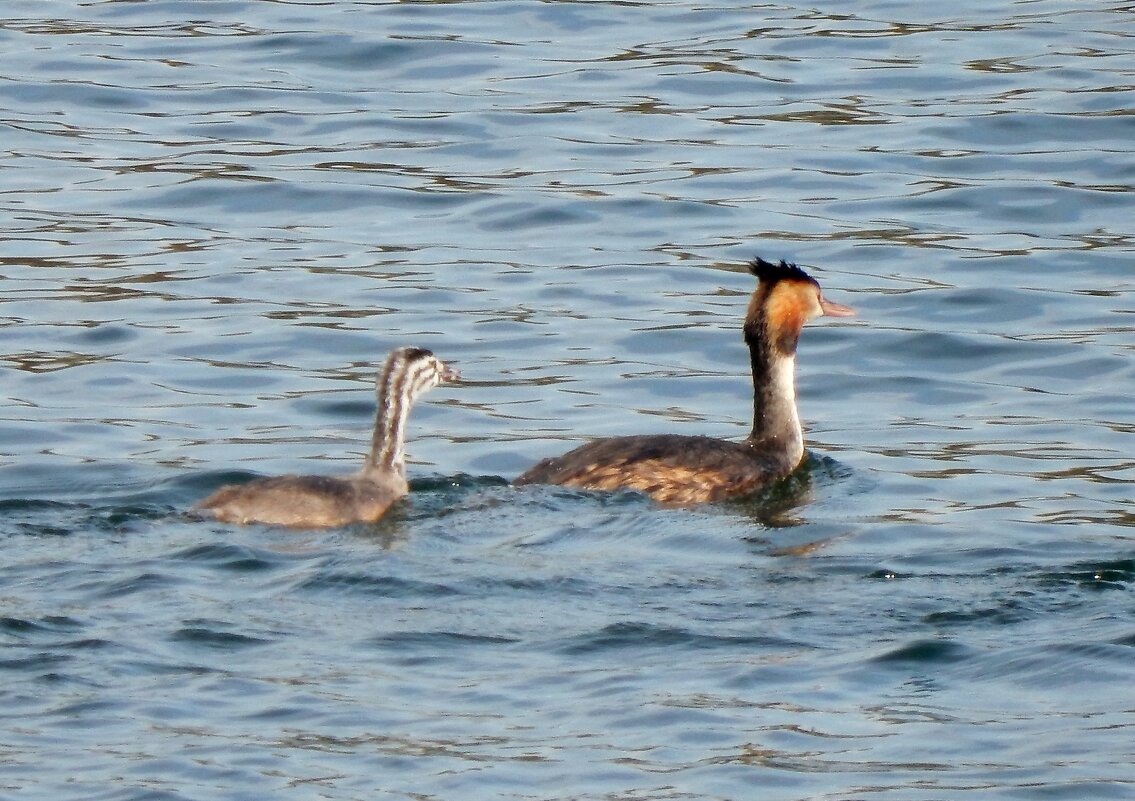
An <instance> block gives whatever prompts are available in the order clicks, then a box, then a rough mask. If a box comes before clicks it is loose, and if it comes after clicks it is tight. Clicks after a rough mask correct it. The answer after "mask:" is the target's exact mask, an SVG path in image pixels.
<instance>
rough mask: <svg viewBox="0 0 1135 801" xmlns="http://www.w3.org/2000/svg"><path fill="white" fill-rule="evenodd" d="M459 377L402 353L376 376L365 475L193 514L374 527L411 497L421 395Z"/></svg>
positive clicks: (426, 358) (280, 486) (241, 497)
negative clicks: (409, 474) (409, 462)
mask: <svg viewBox="0 0 1135 801" xmlns="http://www.w3.org/2000/svg"><path fill="white" fill-rule="evenodd" d="M458 377H459V376H458V374H457V371H456V370H453V369H451V368H450V367H448V366H446V365H445V363H444V362H442V361H441V360H440V359H438V358H437V357H436V356H434V355H433V354H432V353H431V352H430V351H428V350H425V349H423V348H399V349H398V350H395V351H393V352H392V353H391V354H390V356H388V357H387V359H386V364H385V365H384V366H383V368H382V372H380V373H379V376H378V388H377V393H378V412H377V414H376V415H375V421H374V439H373V441H372V443H371V450H370V455H369V456H368V457H367V460H366V464H364V465H363V469H362V470H360V471H359V472H358V473H356V474H355V475H353V476H348V477H343V478H338V477H335V476H274V477H271V478H262V479H257V480H256V481H250V482H249V483H247V484H232V485H228V486H225V487H221V488H220V489H219V490H217V491H216V492H214V493H213V494H212V495H210V496H209V497H208V498H206V499H205V500H203V501H201V502H200V503H198V504H197V505H196V506H195V507H193V508H194V511H196V512H198V513H200V514H204V515H209V516H212V517H214V518H216V519H217V520H220V521H222V522H225V523H268V524H271V525H278V526H292V527H294V528H328V527H332V526H343V525H346V524H348V523H360V522H373V521H375V520H378V519H379V518H380V517H382V515H383V514H385V512H386V510H387V509H388V508H390V505H391V504H393V503H394V502H395V501H396V500H398V499H399V498H401V497H402V496H403V495H405V494H406V492H407V491H408V489H409V487H408V486H407V484H406V464H405V453H404V450H403V448H404V443H405V438H406V418H407V417H408V416H409V413H410V407H411V406H412V405H413V404H414V401H415V400H416V399H417V398H418V396H419V395H422V394H423V393H425V392H427V391H428V390H430V389H432V388H433V387H436V386H437V385H438V384H440V383H442V382H443V381H454V380H456V379H457V378H458Z"/></svg>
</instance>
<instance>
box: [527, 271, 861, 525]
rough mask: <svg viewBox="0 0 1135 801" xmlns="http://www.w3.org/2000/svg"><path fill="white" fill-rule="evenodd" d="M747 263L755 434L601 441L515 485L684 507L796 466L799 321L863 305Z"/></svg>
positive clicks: (541, 466)
mask: <svg viewBox="0 0 1135 801" xmlns="http://www.w3.org/2000/svg"><path fill="white" fill-rule="evenodd" d="M749 268H750V270H751V271H752V273H753V274H754V275H755V276H756V277H757V279H758V284H757V288H756V290H755V291H754V292H753V295H752V298H751V300H750V301H749V309H748V312H747V313H746V315H745V325H744V335H745V342H746V344H747V345H748V346H749V358H750V361H751V364H752V371H753V429H752V431H751V433H750V434H749V436H748V437H746V438H745V439H744V440H742V441H741V442H730V441H728V440H721V439H714V438H712V437H699V436H683V435H676V434H654V435H645V436H628V437H610V438H606V439H599V440H595V441H593V442H589V443H588V444H586V445H583V446H580V447H579V448H576V449H575V450H573V451H569V452H568V453H565V454H564V455H563V456H558V457H555V458H551V459H545V460H543V461H542V462H540V463H538V464H537V465H535V466H534V467H532V468H530V469H529V470H527V471H526V472H524V473H522V474H521V475H520V476H519V477H518V478H517V479H516V480H515V482H513V483H515V484H560V485H563V486H567V487H580V488H584V489H596V490H616V489H633V490H638V491H640V492H644V493H646V494H647V495H650V496H651V497H652V498H654V499H655V500H657V501H660V502H662V503H665V504H674V505H682V506H685V505H690V504H696V503H703V502H706V501H715V500H721V499H723V498H727V497H730V496H734V495H744V494H747V493H750V492H753V491H755V490H758V489H760V488H761V487H764V486H767V485H769V484H771V483H773V482H774V481H777V480H779V479H781V478H783V477H784V476H786V475H788V474H789V473H791V472H792V471H793V470H795V469H796V467H797V466H799V464H800V462H801V460H802V459H803V458H804V434H803V431H802V430H801V427H800V417H799V414H798V413H797V410H796V375H795V363H796V345H797V342H798V341H799V338H800V332H801V329H803V327H804V324H805V323H807V322H809V321H810V320H814V319H816V318H817V317H820V316H822V315H829V316H832V317H850V316H852V315H853V314H854V313H855V312H854V311H853V310H852V309H851V308H850V307H848V306H843V305H841V304H838V303H832V302H831V301H829V300H825V299H824V296H823V294H822V293H821V292H820V285H819V284H818V283H817V282H816V280H815V279H814V278H812V277H811V276H810V275H808V274H807V273H806V272H804V271H803V270H801V269H800V268H799V267H797V266H796V265H794V264H788V263H786V262H783V261H782V262H780V263H779V264H773V263H771V262H767V261H764V260H763V259H756V260H755V261H753V262H752V263H751V264H750V265H749Z"/></svg>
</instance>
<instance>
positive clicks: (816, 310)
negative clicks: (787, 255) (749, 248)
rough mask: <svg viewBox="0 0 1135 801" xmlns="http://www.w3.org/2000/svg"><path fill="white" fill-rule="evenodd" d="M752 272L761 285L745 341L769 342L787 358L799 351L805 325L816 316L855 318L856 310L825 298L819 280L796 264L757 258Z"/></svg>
mask: <svg viewBox="0 0 1135 801" xmlns="http://www.w3.org/2000/svg"><path fill="white" fill-rule="evenodd" d="M749 270H750V272H752V273H753V275H755V276H756V277H757V279H758V281H759V282H760V283H759V284H758V285H757V289H756V291H755V292H754V293H753V298H752V300H751V301H750V303H749V312H748V314H747V315H746V316H745V339H746V340H748V341H750V342H753V341H755V340H760V339H765V340H768V341H769V342H770V343H771V344H772V345H774V346H775V347H776V349H777V350H778V351H779V352H780V353H782V354H784V355H788V356H790V355H792V354H793V353H795V352H796V342H797V340H798V339H799V337H800V329H801V328H803V327H804V324H805V323H807V322H809V321H811V320H815V319H816V318H817V317H822V316H824V315H827V316H828V317H852V316H854V315H855V310H854V309H852V308H851V307H850V306H844V305H843V304H842V303H835V302H833V301H830V300H827V299H826V298H824V295H823V292H821V291H820V285H819V283H817V281H816V279H815V278H813V277H812V276H810V275H808V273H806V272H804V271H803V270H801V269H800V268H799V267H797V266H796V265H795V264H789V263H788V262H786V261H781V262H780V263H778V264H773V263H772V262H768V261H765V260H764V259H760V258H757V259H754V260H753V261H752V262H750V263H749Z"/></svg>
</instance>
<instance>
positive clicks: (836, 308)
mask: <svg viewBox="0 0 1135 801" xmlns="http://www.w3.org/2000/svg"><path fill="white" fill-rule="evenodd" d="M820 308H821V309H823V310H824V314H826V315H827V316H828V317H854V316H855V309H853V308H851V307H850V306H844V305H843V304H842V303H832V302H831V301H830V300H825V299H824V298H820Z"/></svg>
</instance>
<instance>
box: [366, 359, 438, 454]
mask: <svg viewBox="0 0 1135 801" xmlns="http://www.w3.org/2000/svg"><path fill="white" fill-rule="evenodd" d="M458 378H460V374H459V373H458V372H457V371H456V370H454V369H453V368H452V367H450V366H449V365H447V364H446V363H445V362H443V361H442V360H441V359H439V358H437V357H436V356H434V355H433V353H432V352H431V351H428V350H426V349H425V348H399V349H398V350H395V351H393V352H392V353H391V354H390V356H388V357H387V359H386V364H384V365H383V367H382V373H381V374H380V375H379V378H378V388H377V395H378V411H377V412H376V414H375V421H374V440H373V441H372V443H371V450H370V457H369V458H368V459H367V463H366V467H365V468H364V472H365V471H369V470H390V471H394V472H396V473H397V474H398V475H400V476H405V474H406V464H405V453H404V451H403V448H404V443H405V437H406V419H407V418H408V417H409V416H410V408H411V407H412V406H413V405H414V401H416V400H417V399H418V398H419V397H420V396H421V395H424V394H425V393H426V392H428V391H429V390H431V389H433V388H434V387H436V386H437V385H438V384H441V383H442V382H445V381H456V380H457V379H458Z"/></svg>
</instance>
